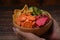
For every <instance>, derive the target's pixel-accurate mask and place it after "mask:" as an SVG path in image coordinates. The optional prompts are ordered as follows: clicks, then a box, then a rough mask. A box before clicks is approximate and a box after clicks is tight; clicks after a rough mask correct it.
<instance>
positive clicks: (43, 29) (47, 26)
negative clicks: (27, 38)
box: [13, 11, 52, 35]
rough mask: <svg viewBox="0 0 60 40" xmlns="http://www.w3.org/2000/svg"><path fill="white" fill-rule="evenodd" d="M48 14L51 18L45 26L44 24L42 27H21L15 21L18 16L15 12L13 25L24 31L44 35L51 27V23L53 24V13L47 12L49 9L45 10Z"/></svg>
mask: <svg viewBox="0 0 60 40" xmlns="http://www.w3.org/2000/svg"><path fill="white" fill-rule="evenodd" d="M45 12H46V13H47V14H48V16H49V18H50V21H49V22H48V23H47V24H46V25H45V26H43V27H41V28H22V27H20V26H19V25H17V24H16V23H15V18H16V14H13V25H14V27H17V28H19V29H20V30H21V31H23V32H31V33H34V34H36V35H42V34H44V33H45V32H46V31H47V30H48V29H49V28H50V27H51V25H52V17H51V15H50V14H49V13H48V12H47V11H45Z"/></svg>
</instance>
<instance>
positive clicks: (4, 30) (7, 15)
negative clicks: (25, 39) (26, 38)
mask: <svg viewBox="0 0 60 40" xmlns="http://www.w3.org/2000/svg"><path fill="white" fill-rule="evenodd" d="M31 2H32V3H33V4H31ZM25 3H27V4H28V5H33V6H38V7H40V8H41V9H43V10H47V11H48V12H50V14H51V15H52V17H53V18H54V19H55V20H56V21H57V22H58V24H59V25H60V0H58V1H57V0H44V1H41V2H40V1H39V0H35V1H28V0H27V1H24V0H0V40H19V38H18V37H17V36H16V35H15V34H14V32H13V30H12V27H13V23H12V14H13V10H14V9H16V8H22V7H23V6H24V4H25ZM46 37H47V36H46ZM47 38H48V37H47ZM47 40H48V39H47Z"/></svg>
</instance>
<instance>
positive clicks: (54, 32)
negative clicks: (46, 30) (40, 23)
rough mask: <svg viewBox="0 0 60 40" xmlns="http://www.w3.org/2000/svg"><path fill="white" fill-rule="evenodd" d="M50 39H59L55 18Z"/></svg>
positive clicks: (59, 34)
mask: <svg viewBox="0 0 60 40" xmlns="http://www.w3.org/2000/svg"><path fill="white" fill-rule="evenodd" d="M52 39H60V27H59V24H58V22H57V21H56V20H54V19H53V33H52Z"/></svg>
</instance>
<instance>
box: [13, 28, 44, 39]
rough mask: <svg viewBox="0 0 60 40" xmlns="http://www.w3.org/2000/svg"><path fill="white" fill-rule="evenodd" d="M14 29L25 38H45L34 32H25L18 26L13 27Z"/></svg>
mask: <svg viewBox="0 0 60 40" xmlns="http://www.w3.org/2000/svg"><path fill="white" fill-rule="evenodd" d="M13 30H14V31H16V32H18V33H19V34H20V35H22V36H23V37H24V38H26V39H29V40H45V39H43V38H40V37H38V36H36V35H34V34H32V33H25V32H22V31H20V30H19V29H18V28H13Z"/></svg>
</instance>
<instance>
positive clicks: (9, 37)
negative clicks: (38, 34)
mask: <svg viewBox="0 0 60 40" xmlns="http://www.w3.org/2000/svg"><path fill="white" fill-rule="evenodd" d="M48 11H49V12H50V13H51V15H52V16H53V18H55V19H56V20H57V22H58V23H59V24H60V9H55V10H48ZM12 14H13V10H2V11H0V40H19V38H18V37H17V36H16V35H15V34H14V32H13V30H12V27H13V24H12ZM48 33H50V32H47V33H45V35H44V36H46V37H45V38H47V40H48V37H49V36H48V35H47V34H48Z"/></svg>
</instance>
